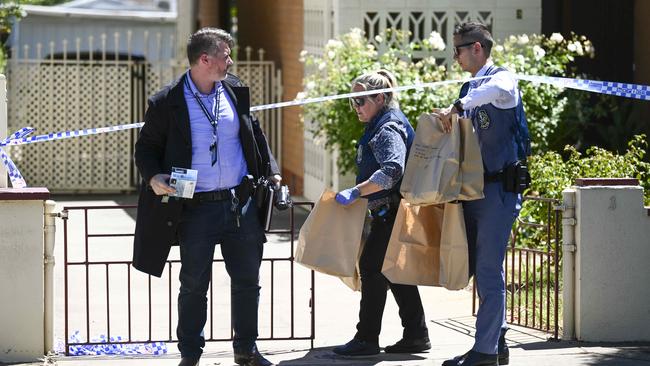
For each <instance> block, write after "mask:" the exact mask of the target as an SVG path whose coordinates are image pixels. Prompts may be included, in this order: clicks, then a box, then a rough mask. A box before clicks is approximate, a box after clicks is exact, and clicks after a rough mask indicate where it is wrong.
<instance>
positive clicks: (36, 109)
mask: <svg viewBox="0 0 650 366" xmlns="http://www.w3.org/2000/svg"><path fill="white" fill-rule="evenodd" d="M121 37H122V36H121V35H120V34H117V33H116V34H112V35H111V36H110V37H109V36H105V35H102V36H101V37H93V36H89V37H88V39H87V40H82V39H76V40H75V41H74V45H75V52H72V53H70V52H68V50H69V48H68V42H66V41H63V42H61V43H62V44H63V45H62V46H60V45H55V44H54V43H53V42H50V43H48V44H47V45H46V47H43V46H42V45H41V44H38V45H37V46H36V47H33V48H35V49H31V50H30V47H29V46H25V47H23V48H14V49H12V57H13V58H12V59H11V60H10V62H9V65H8V85H7V88H8V92H9V97H8V99H9V103H8V107H9V108H8V109H9V111H8V113H9V129H10V130H11V132H13V131H15V130H18V129H19V128H21V127H25V126H31V127H35V128H36V129H37V130H36V132H35V133H36V134H47V133H53V132H59V131H69V130H78V129H85V128H94V127H105V126H113V125H119V124H125V123H132V122H140V121H142V118H143V114H144V109H145V108H146V107H145V106H146V99H147V98H148V97H149V96H151V95H153V94H155V93H156V92H158V91H159V90H160V89H161V88H162V87H164V86H165V85H167V84H169V83H170V82H172V81H173V80H174V79H176V78H177V77H179V76H180V75H181V74H182V73H183V72H184V71H185V70H186V69H187V65H186V61H184V60H183V61H180V62H179V61H175V60H174V59H173V58H171V59H170V58H165V54H164V52H163V48H164V45H165V44H166V42H164V41H165V40H164V39H163V38H164V37H163V35H162V34H161V33H156V34H152V35H151V36H150V35H149V34H148V33H147V32H144V35H142V36H141V38H142V39H144V44H145V45H149V46H152V45H153V47H149V46H147V47H145V49H144V52H143V55H142V56H143V57H144V60H141V59H138V60H134V59H132V57H133V56H129V55H130V53H129V52H130V49H129V48H127V54H126V55H123V57H122V59H121V60H120V59H119V58H118V57H117V52H122V51H118V50H120V46H119V45H120V44H124V43H125V44H127V45H129V44H131V37H132V33H131V32H127V38H126V39H122V40H121V41H119V40H120V39H121ZM97 38H98V39H97ZM111 40H112V42H113V43H112V44H111V43H110V41H111ZM107 41H109V42H108V44H109V46H110V47H113V48H114V49H113V50H112V51H111V50H109V49H107V46H106V45H107ZM171 41H173V39H172V40H170V42H171ZM45 50H47V52H45ZM88 50H92V51H93V52H91V53H88V52H87V51H88ZM97 50H100V51H97ZM59 51H61V53H57V52H59ZM84 52H85V55H84V56H81V55H82V53H84ZM250 53H251V52H250V51H248V52H247V54H248V57H247V58H246V60H245V61H239V62H237V66H238V68H237V71H238V72H240V73H242V74H243V75H241V76H242V79H243V80H244V81H245V82H246V83H248V84H249V85H250V87H251V97H252V100H251V104H252V105H260V104H268V103H273V102H278V101H280V98H281V97H280V96H281V95H282V86H281V82H280V80H281V76H280V72H279V70H276V68H275V64H274V63H273V62H272V61H264V60H263V59H262V56H263V51H260V52H258V53H259V60H255V61H253V60H251V58H250ZM44 54H45V55H47V56H46V57H45V58H44V57H43V56H44ZM75 54H76V57H74V55H75ZM70 57H73V58H74V59H70ZM151 60H154V61H151ZM260 119H261V121H262V128H263V129H264V130H265V132H266V133H267V136H268V137H269V143H270V144H271V149H272V150H273V152H274V153H275V156H276V158H277V160H278V162H281V136H282V130H281V119H282V114H281V111H280V110H273V111H264V112H260ZM136 138H137V131H119V132H111V133H104V134H101V135H92V136H83V137H77V138H72V139H67V140H61V141H50V142H43V143H37V144H30V145H23V146H18V147H12V148H11V149H9V153H10V154H11V156H12V159H13V160H14V161H15V162H16V164H17V166H18V168H19V169H20V171H21V172H22V174H23V176H24V177H25V179H26V181H27V184H28V185H29V186H32V187H34V186H44V187H47V188H49V189H50V190H51V191H52V192H107V191H111V192H116V191H126V190H132V189H134V188H135V187H136V186H137V184H138V179H137V176H136V175H135V174H137V173H136V169H135V167H134V165H133V158H132V156H133V146H134V143H135V140H136Z"/></svg>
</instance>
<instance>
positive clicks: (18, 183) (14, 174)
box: [0, 127, 34, 188]
mask: <svg viewBox="0 0 650 366" xmlns="http://www.w3.org/2000/svg"><path fill="white" fill-rule="evenodd" d="M33 131H34V129H33V128H31V127H23V128H21V129H20V130H18V131H16V132H14V133H13V134H11V136H9V137H7V138H6V139H4V140H2V141H1V142H0V143H6V142H7V141H10V140H14V139H21V138H24V137H25V136H27V135H29V134H30V133H32V132H33ZM0 158H1V159H2V163H3V164H4V166H5V167H7V173H8V174H9V180H11V186H12V187H14V188H25V187H27V183H26V182H25V179H24V178H23V176H22V175H21V174H20V171H18V168H16V164H14V162H13V161H12V160H11V158H10V157H9V155H7V153H6V152H5V151H4V150H3V149H2V148H1V147H0Z"/></svg>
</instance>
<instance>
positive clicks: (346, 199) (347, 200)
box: [336, 187, 361, 206]
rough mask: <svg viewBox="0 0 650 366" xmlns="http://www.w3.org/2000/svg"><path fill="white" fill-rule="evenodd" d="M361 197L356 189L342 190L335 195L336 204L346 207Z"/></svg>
mask: <svg viewBox="0 0 650 366" xmlns="http://www.w3.org/2000/svg"><path fill="white" fill-rule="evenodd" d="M359 197H361V191H360V190H359V188H357V187H352V188H348V189H344V190H342V191H341V192H339V193H337V194H336V202H338V203H340V204H342V205H343V206H347V205H349V204H351V203H352V202H354V201H356V200H357V198H359Z"/></svg>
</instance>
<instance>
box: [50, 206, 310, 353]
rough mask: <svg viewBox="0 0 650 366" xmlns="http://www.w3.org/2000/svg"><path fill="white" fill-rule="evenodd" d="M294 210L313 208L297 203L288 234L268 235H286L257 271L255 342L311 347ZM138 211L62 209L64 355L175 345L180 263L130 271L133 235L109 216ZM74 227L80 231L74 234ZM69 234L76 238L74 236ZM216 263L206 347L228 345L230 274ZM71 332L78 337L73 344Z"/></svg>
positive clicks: (306, 292)
mask: <svg viewBox="0 0 650 366" xmlns="http://www.w3.org/2000/svg"><path fill="white" fill-rule="evenodd" d="M297 206H309V208H311V207H313V203H311V202H294V207H292V208H291V209H290V211H289V228H288V229H273V228H272V229H271V230H269V231H267V234H278V235H286V236H288V237H287V238H286V239H287V240H286V241H287V242H288V243H283V244H281V245H271V246H269V245H267V246H266V247H265V255H264V258H263V259H262V267H261V268H260V281H261V283H260V285H261V286H262V295H261V298H260V319H259V328H260V329H259V332H260V337H259V338H258V339H259V340H306V341H310V343H311V347H313V342H314V337H315V326H314V325H315V309H314V295H315V280H314V272H313V271H310V270H307V269H305V268H303V267H301V266H295V264H294V258H293V253H294V249H295V243H294V240H295V238H296V233H297V231H296V225H295V220H294V217H295V208H296V207H297ZM135 210H136V206H134V205H115V206H79V207H64V209H63V212H62V215H61V216H62V218H63V219H64V221H63V230H64V249H63V251H64V254H63V255H64V322H65V342H64V343H65V353H66V355H70V349H71V347H73V346H84V345H99V344H101V345H107V344H115V345H118V344H136V343H152V342H176V341H177V339H176V338H175V331H174V328H173V327H174V326H175V323H176V322H175V317H176V311H175V309H176V303H175V300H176V296H175V295H176V294H177V292H178V282H177V278H178V272H179V270H180V260H179V259H177V258H174V255H173V253H172V255H171V256H170V259H169V260H168V261H167V265H166V268H165V270H164V273H163V275H162V278H161V279H153V280H152V278H151V276H148V275H145V274H143V273H140V272H138V271H133V270H132V267H131V246H132V242H133V239H132V237H133V232H134V230H133V228H124V227H123V226H121V227H117V226H118V225H115V224H114V222H115V221H114V220H112V217H114V216H115V215H129V216H131V217H135V214H134V213H135ZM72 225H79V226H77V227H75V228H74V230H71V229H72ZM125 229H126V230H125ZM116 230H120V231H122V232H116ZM71 232H75V233H80V234H79V235H77V236H71ZM283 242H284V240H283ZM269 247H273V248H269ZM276 247H277V248H276ZM217 252H218V251H217ZM213 263H214V264H213V273H212V280H211V283H210V288H209V291H208V319H207V323H206V327H205V331H204V332H205V335H204V336H205V339H206V341H207V342H210V341H229V340H232V337H233V334H232V329H231V326H230V324H231V323H230V319H229V318H228V317H229V314H230V311H229V309H230V304H229V297H230V286H229V281H228V276H227V274H226V271H225V265H224V263H223V259H222V258H215V259H214V262H213ZM280 283H281V284H282V285H281V286H279V284H280ZM287 283H288V285H287ZM264 307H266V309H264ZM217 314H219V315H217ZM73 332H74V334H75V337H72V338H71V335H72V334H73Z"/></svg>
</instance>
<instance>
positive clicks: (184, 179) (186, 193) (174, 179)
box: [169, 167, 199, 198]
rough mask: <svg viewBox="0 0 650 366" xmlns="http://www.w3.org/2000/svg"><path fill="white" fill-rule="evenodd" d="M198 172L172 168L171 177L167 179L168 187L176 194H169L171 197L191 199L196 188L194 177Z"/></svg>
mask: <svg viewBox="0 0 650 366" xmlns="http://www.w3.org/2000/svg"><path fill="white" fill-rule="evenodd" d="M198 174H199V171H198V170H195V169H185V168H176V167H172V175H171V177H169V185H170V186H171V187H173V188H175V189H176V193H174V194H170V196H173V197H181V198H192V197H193V196H194V189H195V188H196V177H197V176H198Z"/></svg>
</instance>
